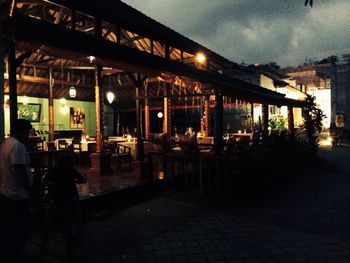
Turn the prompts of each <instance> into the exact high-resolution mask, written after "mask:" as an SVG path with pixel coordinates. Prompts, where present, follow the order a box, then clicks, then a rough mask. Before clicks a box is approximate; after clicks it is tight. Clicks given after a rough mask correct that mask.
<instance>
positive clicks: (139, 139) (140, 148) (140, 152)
mask: <svg viewBox="0 0 350 263" xmlns="http://www.w3.org/2000/svg"><path fill="white" fill-rule="evenodd" d="M141 87H142V80H141V76H140V75H138V78H137V81H136V87H135V97H136V138H137V145H136V146H137V151H136V160H137V161H141V162H142V161H143V159H144V150H143V141H142V134H141V125H142V123H141V121H140V116H141V114H140V111H141V107H140V88H141Z"/></svg>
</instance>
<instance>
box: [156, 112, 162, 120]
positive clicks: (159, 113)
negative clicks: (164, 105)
mask: <svg viewBox="0 0 350 263" xmlns="http://www.w3.org/2000/svg"><path fill="white" fill-rule="evenodd" d="M157 117H158V118H159V119H161V118H163V112H161V111H160V112H158V113H157Z"/></svg>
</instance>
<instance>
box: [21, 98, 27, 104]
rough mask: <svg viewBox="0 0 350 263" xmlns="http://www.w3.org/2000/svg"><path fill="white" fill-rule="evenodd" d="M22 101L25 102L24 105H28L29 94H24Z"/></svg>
mask: <svg viewBox="0 0 350 263" xmlns="http://www.w3.org/2000/svg"><path fill="white" fill-rule="evenodd" d="M22 103H23V105H27V104H28V97H27V96H23V98H22Z"/></svg>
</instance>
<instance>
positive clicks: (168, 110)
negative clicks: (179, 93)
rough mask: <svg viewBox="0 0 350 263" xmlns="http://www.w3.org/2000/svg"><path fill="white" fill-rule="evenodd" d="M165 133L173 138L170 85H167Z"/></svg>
mask: <svg viewBox="0 0 350 263" xmlns="http://www.w3.org/2000/svg"><path fill="white" fill-rule="evenodd" d="M163 132H165V133H166V134H167V136H168V137H170V136H171V99H170V83H165V96H164V122H163Z"/></svg>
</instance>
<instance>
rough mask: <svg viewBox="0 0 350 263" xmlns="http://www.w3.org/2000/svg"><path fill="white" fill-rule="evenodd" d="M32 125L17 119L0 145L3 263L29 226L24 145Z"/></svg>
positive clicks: (28, 180)
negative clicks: (8, 135) (9, 134)
mask: <svg viewBox="0 0 350 263" xmlns="http://www.w3.org/2000/svg"><path fill="white" fill-rule="evenodd" d="M31 129H32V125H31V123H30V122H29V121H27V120H23V119H20V120H17V121H15V122H14V123H13V124H12V125H11V130H10V133H11V136H10V137H8V138H6V139H5V140H4V142H3V143H2V144H1V146H0V211H1V217H0V253H1V255H2V258H3V260H4V261H2V262H14V261H15V258H16V257H17V256H18V252H19V251H20V250H21V249H22V248H23V247H24V246H25V243H26V239H27V234H28V230H29V226H30V221H29V220H30V217H29V215H30V214H29V199H30V196H31V186H32V182H33V177H32V174H31V171H30V167H29V156H28V152H27V150H26V147H25V144H26V142H27V140H28V138H29V134H30V131H31Z"/></svg>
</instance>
